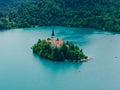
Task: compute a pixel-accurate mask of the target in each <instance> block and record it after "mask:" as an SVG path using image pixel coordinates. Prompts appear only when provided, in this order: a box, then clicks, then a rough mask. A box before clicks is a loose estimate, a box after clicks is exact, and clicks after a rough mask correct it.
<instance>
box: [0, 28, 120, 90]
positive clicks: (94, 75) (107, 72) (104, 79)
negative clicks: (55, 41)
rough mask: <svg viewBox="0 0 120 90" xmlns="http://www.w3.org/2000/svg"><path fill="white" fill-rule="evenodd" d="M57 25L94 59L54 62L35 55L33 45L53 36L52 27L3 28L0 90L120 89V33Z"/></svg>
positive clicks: (58, 30)
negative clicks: (75, 61) (79, 61)
mask: <svg viewBox="0 0 120 90" xmlns="http://www.w3.org/2000/svg"><path fill="white" fill-rule="evenodd" d="M54 28H55V34H56V36H57V37H59V38H60V39H63V40H65V41H72V42H74V43H75V44H76V45H78V46H79V47H80V48H82V49H83V51H84V53H85V54H86V55H88V56H89V57H92V58H93V60H91V61H89V62H85V63H72V62H53V61H49V60H45V59H41V58H39V57H37V56H36V55H34V54H33V53H32V50H31V49H30V48H31V47H32V45H33V44H34V43H36V42H37V40H38V39H39V38H40V39H45V38H48V37H50V36H51V30H52V27H41V28H36V29H33V28H31V29H17V30H9V31H0V90H120V34H117V33H112V32H102V31H99V30H96V29H85V28H66V27H54Z"/></svg>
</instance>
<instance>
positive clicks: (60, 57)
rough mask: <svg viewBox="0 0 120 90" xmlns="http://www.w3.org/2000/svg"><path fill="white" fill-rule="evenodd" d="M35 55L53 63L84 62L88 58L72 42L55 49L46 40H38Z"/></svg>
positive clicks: (34, 50)
mask: <svg viewBox="0 0 120 90" xmlns="http://www.w3.org/2000/svg"><path fill="white" fill-rule="evenodd" d="M32 50H33V52H34V53H35V54H37V55H38V56H40V57H42V58H46V59H50V60H53V61H65V60H68V61H76V62H77V61H82V59H87V58H88V57H87V56H86V55H85V54H84V53H83V51H82V49H79V47H78V46H76V45H74V44H73V43H72V42H68V41H67V42H63V45H62V46H60V47H53V46H52V45H51V43H50V42H47V41H46V40H40V39H39V40H38V42H37V43H36V44H34V46H33V47H32Z"/></svg>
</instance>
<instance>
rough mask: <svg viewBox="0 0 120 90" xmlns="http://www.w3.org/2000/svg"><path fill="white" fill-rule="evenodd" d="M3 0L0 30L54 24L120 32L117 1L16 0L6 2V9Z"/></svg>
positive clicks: (118, 4) (119, 12) (0, 11)
mask: <svg viewBox="0 0 120 90" xmlns="http://www.w3.org/2000/svg"><path fill="white" fill-rule="evenodd" d="M5 1H6V3H8V2H9V1H10V2H12V1H14V0H5ZM5 1H3V2H2V4H0V29H11V28H30V27H40V26H51V25H55V26H67V27H89V28H97V29H102V30H108V31H116V32H119V31H120V1H119V0H34V1H33V0H25V1H24V2H23V1H22V0H20V1H19V3H18V1H17V0H15V2H14V3H8V4H6V3H5V5H7V6H6V8H5V7H3V6H5V5H3V4H4V2H5ZM1 5H3V6H1ZM2 7H3V8H2ZM9 7H10V8H9Z"/></svg>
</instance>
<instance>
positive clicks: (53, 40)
mask: <svg viewBox="0 0 120 90" xmlns="http://www.w3.org/2000/svg"><path fill="white" fill-rule="evenodd" d="M51 44H52V45H54V44H55V33H54V29H53V30H52V34H51Z"/></svg>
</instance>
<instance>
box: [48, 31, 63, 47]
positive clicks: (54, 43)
mask: <svg viewBox="0 0 120 90" xmlns="http://www.w3.org/2000/svg"><path fill="white" fill-rule="evenodd" d="M49 42H50V43H51V45H52V46H53V47H60V46H61V45H62V44H63V41H62V40H61V39H59V38H57V39H56V37H55V33H54V29H53V30H52V34H51V39H50V40H49Z"/></svg>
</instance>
